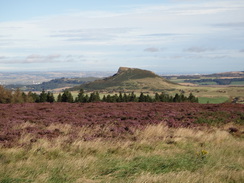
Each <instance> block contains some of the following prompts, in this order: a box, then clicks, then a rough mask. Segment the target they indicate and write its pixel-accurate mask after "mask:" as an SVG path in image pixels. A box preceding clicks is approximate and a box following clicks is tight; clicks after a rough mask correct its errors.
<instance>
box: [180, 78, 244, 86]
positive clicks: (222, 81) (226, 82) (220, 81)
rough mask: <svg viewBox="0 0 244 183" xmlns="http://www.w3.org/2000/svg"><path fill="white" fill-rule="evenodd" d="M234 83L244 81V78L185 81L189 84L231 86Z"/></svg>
mask: <svg viewBox="0 0 244 183" xmlns="http://www.w3.org/2000/svg"><path fill="white" fill-rule="evenodd" d="M234 81H244V78H232V79H199V80H184V82H187V83H197V84H198V83H204V82H216V83H217V84H218V85H229V84H231V82H234Z"/></svg>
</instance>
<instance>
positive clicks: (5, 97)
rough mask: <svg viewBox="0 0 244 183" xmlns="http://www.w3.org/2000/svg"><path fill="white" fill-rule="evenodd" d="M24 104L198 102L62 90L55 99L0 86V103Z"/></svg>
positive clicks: (47, 94) (181, 97) (163, 96)
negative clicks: (74, 92)
mask: <svg viewBox="0 0 244 183" xmlns="http://www.w3.org/2000/svg"><path fill="white" fill-rule="evenodd" d="M25 102H30V103H31V102H36V103H41V102H50V103H52V102H70V103H73V102H81V103H89V102H198V98H196V97H195V96H194V95H193V94H192V93H191V94H190V95H189V96H188V97H187V96H185V95H183V94H180V95H179V94H175V96H169V95H168V94H165V93H161V94H158V93H155V96H154V97H152V96H150V95H148V94H147V95H145V94H144V93H141V94H140V96H138V97H137V96H136V94H134V92H131V93H129V94H126V93H122V92H120V93H119V94H114V95H104V96H103V97H102V99H101V98H100V94H99V93H98V92H92V93H90V94H89V95H88V94H85V92H84V90H83V89H81V90H80V92H79V94H78V96H77V97H76V98H74V97H73V96H72V93H71V92H70V91H69V90H64V91H63V93H60V94H59V95H58V97H57V99H55V97H54V95H53V93H51V92H46V91H44V90H43V91H42V92H41V93H40V94H37V93H32V92H28V94H26V93H24V92H22V91H20V90H19V89H17V90H15V91H11V90H8V89H5V88H4V87H2V86H0V103H25Z"/></svg>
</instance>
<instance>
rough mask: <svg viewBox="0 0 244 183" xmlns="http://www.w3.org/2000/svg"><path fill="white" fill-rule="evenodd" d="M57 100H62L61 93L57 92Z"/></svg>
mask: <svg viewBox="0 0 244 183" xmlns="http://www.w3.org/2000/svg"><path fill="white" fill-rule="evenodd" d="M57 102H62V95H61V93H59V94H58V98H57Z"/></svg>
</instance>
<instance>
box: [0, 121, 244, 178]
mask: <svg viewBox="0 0 244 183" xmlns="http://www.w3.org/2000/svg"><path fill="white" fill-rule="evenodd" d="M49 128H55V129H59V130H60V131H62V132H63V134H64V135H63V136H62V137H58V138H55V139H52V140H47V139H38V140H37V141H36V142H31V136H30V135H24V136H22V137H21V138H20V139H19V142H20V144H21V146H15V147H11V148H1V149H0V157H1V161H0V165H1V166H0V182H2V183H6V182H13V183H14V182H18V183H22V182H29V183H32V182H42V183H66V182H70V183H78V182H80V183H81V182H82V183H103V182H106V183H109V182H111V183H112V182H118V183H119V182H121V183H122V182H123V183H141V182H150V183H158V182H169V183H178V182H192V183H197V182H221V183H229V182H243V181H244V178H243V171H244V158H243V157H244V151H243V149H242V147H243V145H244V144H243V140H242V139H238V138H234V137H233V136H232V135H231V134H228V133H227V132H225V131H222V130H219V129H216V130H211V132H209V131H208V130H194V129H185V128H178V129H169V128H168V127H166V126H164V125H162V124H160V125H156V126H154V125H150V126H148V127H146V128H145V129H144V130H141V131H137V132H136V135H135V137H134V138H133V139H130V138H126V139H113V140H109V141H107V140H99V139H97V140H93V141H84V140H81V138H80V136H78V137H77V140H76V141H74V142H71V143H70V142H69V141H68V135H67V134H69V133H72V126H65V128H64V127H63V125H56V126H52V127H49ZM87 130H88V129H86V128H84V127H83V128H82V127H79V131H80V135H82V134H83V133H87V132H88V131H87ZM135 139H136V140H135Z"/></svg>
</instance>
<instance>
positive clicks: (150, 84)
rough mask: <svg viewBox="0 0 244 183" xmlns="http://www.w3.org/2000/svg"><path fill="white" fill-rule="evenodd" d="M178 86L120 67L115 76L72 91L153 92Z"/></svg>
mask: <svg viewBox="0 0 244 183" xmlns="http://www.w3.org/2000/svg"><path fill="white" fill-rule="evenodd" d="M176 85H177V84H176V83H173V82H170V81H168V80H166V79H165V78H163V77H161V76H158V75H157V74H155V73H153V72H151V71H148V70H142V69H137V68H128V67H120V68H119V70H118V72H117V73H116V74H114V75H113V76H110V77H107V78H104V79H101V80H96V81H94V82H90V83H86V84H82V85H80V86H76V87H74V88H72V90H79V89H80V88H83V89H85V90H89V91H91V90H116V91H125V90H142V89H143V90H151V91H157V90H161V89H166V88H167V89H169V88H174V87H175V86H176Z"/></svg>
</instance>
